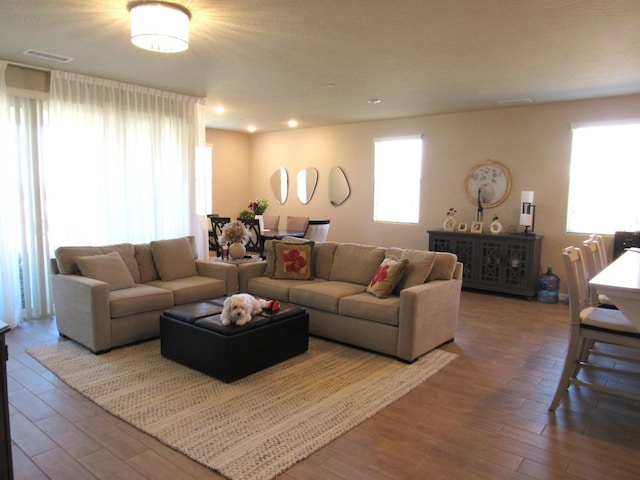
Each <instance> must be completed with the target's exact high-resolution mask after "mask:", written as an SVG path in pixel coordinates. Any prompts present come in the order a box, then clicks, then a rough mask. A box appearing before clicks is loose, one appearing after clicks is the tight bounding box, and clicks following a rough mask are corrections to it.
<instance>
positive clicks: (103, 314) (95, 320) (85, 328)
mask: <svg viewBox="0 0 640 480" xmlns="http://www.w3.org/2000/svg"><path fill="white" fill-rule="evenodd" d="M52 287H53V301H54V305H55V312H56V324H57V325H58V331H59V332H60V333H61V334H62V335H64V336H66V337H69V338H71V339H72V340H75V341H77V342H78V343H81V344H82V345H84V346H86V347H87V348H89V349H91V350H92V351H94V352H96V353H97V352H102V351H105V350H110V349H111V314H110V307H109V285H108V284H107V283H105V282H101V281H99V280H94V279H92V278H88V277H82V276H80V275H61V274H57V275H52Z"/></svg>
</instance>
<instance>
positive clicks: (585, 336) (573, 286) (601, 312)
mask: <svg viewBox="0 0 640 480" xmlns="http://www.w3.org/2000/svg"><path fill="white" fill-rule="evenodd" d="M562 262H563V266H564V270H565V277H566V284H567V289H568V292H569V345H568V347H567V355H566V358H565V363H564V367H563V369H562V374H561V376H560V380H559V382H558V388H557V389H556V393H555V395H554V397H553V400H552V401H551V405H550V406H549V410H555V409H556V408H557V407H558V405H559V404H560V401H561V400H562V397H563V396H564V394H565V390H567V389H568V388H569V386H570V385H575V386H579V387H586V388H590V389H593V390H597V391H600V392H605V393H608V394H612V395H618V396H621V397H625V398H629V399H632V400H640V393H637V392H634V391H631V390H623V389H622V388H616V387H613V386H610V385H604V384H602V383H597V379H592V377H593V376H589V377H587V376H586V375H580V373H581V372H582V371H583V370H587V369H588V370H600V371H607V372H611V373H615V374H620V375H627V376H629V375H630V376H635V377H637V376H638V374H639V371H638V369H635V370H625V369H623V368H612V367H607V366H605V365H603V364H602V362H600V363H597V360H596V361H594V358H597V357H610V358H611V357H612V358H615V359H617V360H619V361H613V362H609V363H611V364H612V365H616V366H618V365H625V364H627V365H628V364H629V363H631V362H637V356H636V357H635V358H634V357H633V356H629V355H626V356H625V355H624V351H623V349H621V350H620V351H619V352H620V353H618V352H617V351H616V353H610V352H605V351H600V350H595V349H593V348H594V345H595V344H596V342H598V344H599V343H600V342H603V343H608V344H612V345H618V346H622V347H631V348H638V349H640V331H638V330H637V329H636V328H635V327H634V325H633V324H632V323H631V322H630V321H629V320H628V319H627V318H626V317H625V316H624V315H623V314H622V312H620V311H619V310H614V309H610V308H601V307H594V306H591V305H590V301H591V300H590V294H589V286H588V283H587V282H588V281H587V276H586V272H585V266H584V260H583V255H582V250H581V249H580V248H577V247H567V248H565V249H564V250H563V251H562ZM579 377H580V378H579ZM621 383H622V382H621Z"/></svg>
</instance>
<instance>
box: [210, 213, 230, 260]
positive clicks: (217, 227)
mask: <svg viewBox="0 0 640 480" xmlns="http://www.w3.org/2000/svg"><path fill="white" fill-rule="evenodd" d="M207 217H208V218H209V250H210V251H212V252H216V257H219V256H221V255H222V245H221V244H220V240H219V239H220V236H221V235H222V227H224V226H225V225H226V224H227V223H229V222H230V221H231V217H221V216H219V215H218V214H211V215H207Z"/></svg>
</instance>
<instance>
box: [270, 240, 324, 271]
mask: <svg viewBox="0 0 640 480" xmlns="http://www.w3.org/2000/svg"><path fill="white" fill-rule="evenodd" d="M314 244H315V242H313V241H308V242H304V243H288V242H280V241H277V240H274V241H273V242H271V248H272V249H273V254H274V269H273V275H272V276H271V278H289V279H294V280H311V279H312V278H313V271H312V269H311V255H312V253H313V245H314Z"/></svg>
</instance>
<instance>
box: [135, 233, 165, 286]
mask: <svg viewBox="0 0 640 480" xmlns="http://www.w3.org/2000/svg"><path fill="white" fill-rule="evenodd" d="M133 248H134V250H135V255H136V262H137V263H138V269H139V270H140V282H138V283H148V282H151V281H152V280H158V279H159V278H160V275H158V269H157V268H156V264H155V263H154V261H153V254H152V253H151V245H149V244H148V243H141V244H138V245H134V246H133Z"/></svg>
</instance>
